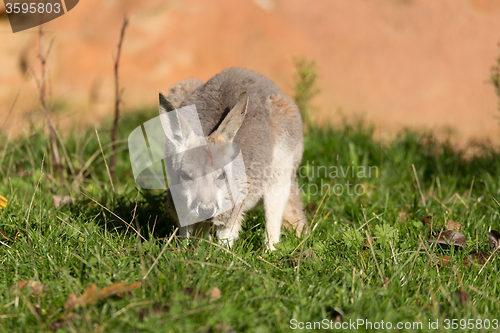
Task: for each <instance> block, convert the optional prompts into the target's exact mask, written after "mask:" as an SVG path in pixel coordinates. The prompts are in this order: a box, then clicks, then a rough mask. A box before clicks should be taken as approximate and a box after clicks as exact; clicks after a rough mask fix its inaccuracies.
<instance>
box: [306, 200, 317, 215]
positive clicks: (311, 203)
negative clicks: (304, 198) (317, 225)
mask: <svg viewBox="0 0 500 333" xmlns="http://www.w3.org/2000/svg"><path fill="white" fill-rule="evenodd" d="M315 209H316V204H315V203H314V201H312V200H311V202H309V203H308V204H307V206H306V210H308V211H310V212H314V210H315Z"/></svg>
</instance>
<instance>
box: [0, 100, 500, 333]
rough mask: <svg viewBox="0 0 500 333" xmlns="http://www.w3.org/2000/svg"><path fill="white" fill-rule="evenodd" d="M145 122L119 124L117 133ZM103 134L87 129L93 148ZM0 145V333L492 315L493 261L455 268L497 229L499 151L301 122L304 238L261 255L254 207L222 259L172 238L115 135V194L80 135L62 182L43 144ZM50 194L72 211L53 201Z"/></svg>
mask: <svg viewBox="0 0 500 333" xmlns="http://www.w3.org/2000/svg"><path fill="white" fill-rule="evenodd" d="M154 115H155V112H154V111H153V110H149V111H147V112H142V113H136V114H132V115H129V116H127V117H126V119H124V121H123V122H122V127H121V132H120V136H121V138H122V139H126V137H127V135H128V134H129V133H130V131H131V130H132V129H133V128H135V127H136V126H138V125H140V124H141V123H142V122H143V121H145V120H147V119H149V118H151V117H153V116H154ZM108 134H109V133H106V132H104V131H101V132H100V135H101V139H102V140H103V146H104V152H105V153H106V154H109V145H108V143H107V141H106V138H107V137H108V136H109V135H108ZM1 142H2V145H0V146H1V147H4V144H5V149H3V148H2V150H0V195H3V196H4V197H6V198H7V200H8V204H7V206H6V207H5V208H4V209H2V210H0V230H1V231H2V235H0V241H1V243H0V262H1V265H0V330H1V331H4V332H34V331H51V330H52V331H54V330H57V329H59V330H61V331H64V330H67V331H70V332H90V331H96V332H139V331H141V332H170V331H171V332H194V331H200V332H286V331H290V330H291V328H294V327H302V326H301V324H300V322H303V323H304V325H307V324H306V323H307V322H321V323H322V326H321V328H320V327H319V326H318V324H316V329H315V330H316V331H318V330H321V329H324V328H326V325H328V327H330V325H333V326H334V327H335V321H338V320H342V321H343V323H344V325H347V324H349V323H350V322H351V323H352V322H354V321H357V320H368V321H370V322H372V324H374V325H377V324H376V323H380V322H381V321H382V320H383V321H384V325H386V326H382V327H387V322H390V323H391V324H392V326H393V329H394V330H395V331H397V330H396V329H395V328H396V325H397V323H398V322H401V323H403V325H405V324H406V325H407V327H409V325H416V324H414V322H420V323H421V324H422V326H421V327H422V329H407V330H404V331H409V332H411V331H428V330H429V323H430V322H432V323H434V324H433V325H436V324H435V322H436V321H438V323H437V324H438V331H448V330H446V329H445V328H446V327H447V322H446V320H447V319H448V320H450V322H449V325H450V326H451V323H452V322H451V320H453V319H458V322H457V325H458V328H460V325H461V324H464V323H465V324H466V325H469V327H473V329H471V331H478V330H479V331H481V330H482V331H492V327H495V322H494V321H493V320H495V319H496V320H500V316H499V315H498V314H499V313H500V301H498V294H499V289H500V283H499V280H498V279H497V274H498V268H499V263H498V259H497V258H493V259H491V260H490V261H488V263H487V264H486V265H483V264H477V263H472V264H470V263H466V262H465V259H466V258H467V257H468V256H469V255H470V254H472V253H475V252H478V251H489V247H488V233H489V231H490V229H499V228H500V219H499V214H498V211H499V208H500V207H499V205H498V204H497V203H495V201H494V198H497V199H500V159H499V157H500V155H499V154H498V153H496V152H495V150H494V149H492V148H487V147H485V148H484V149H483V151H482V152H481V153H480V154H478V156H476V157H473V158H467V159H466V158H465V157H464V156H463V153H462V152H460V151H458V150H454V149H453V148H452V147H451V145H449V144H446V143H444V144H443V143H439V142H437V141H436V140H434V139H433V137H432V135H430V134H421V133H420V134H419V133H411V132H405V133H402V134H401V135H400V136H398V137H397V138H396V139H394V140H393V141H392V142H390V143H385V144H381V143H380V142H377V141H376V140H375V139H374V138H373V133H372V130H371V129H370V128H369V127H368V126H365V125H363V124H359V125H355V126H353V125H346V126H344V127H342V128H341V129H335V130H334V129H318V128H314V127H313V128H310V130H309V132H308V135H307V137H306V138H305V146H306V152H305V155H304V160H303V166H304V167H303V168H302V169H301V170H300V172H301V175H302V176H301V177H300V184H301V185H302V186H303V187H302V188H303V190H304V193H303V195H304V196H303V199H304V202H305V204H306V205H307V214H308V221H309V223H310V224H311V225H312V226H313V228H314V231H313V232H312V234H311V236H310V237H308V238H302V239H297V238H296V237H294V236H293V235H292V234H291V233H289V232H286V231H283V233H282V242H281V243H280V245H279V246H278V250H277V251H275V252H272V253H265V252H264V244H263V240H264V232H265V229H264V218H263V210H262V209H260V208H258V209H255V210H253V211H252V212H250V213H249V214H248V216H247V218H246V220H245V223H244V231H243V232H242V233H241V237H240V240H239V241H237V242H236V243H235V246H234V247H233V248H232V249H231V250H226V249H224V248H221V247H220V246H219V245H217V244H214V243H211V242H209V241H208V240H198V241H195V242H192V243H191V244H187V243H186V242H185V241H183V240H182V239H178V238H176V237H173V238H171V237H170V236H171V235H172V231H173V229H174V225H173V223H172V221H171V220H170V219H169V218H168V217H167V216H166V213H165V196H164V194H163V193H161V192H158V191H144V190H142V191H140V192H138V190H137V188H136V186H135V183H134V181H133V177H132V172H131V168H130V166H129V160H128V152H127V149H126V141H122V142H121V143H120V149H122V150H121V152H120V154H119V156H118V165H117V177H116V180H115V187H116V191H117V195H116V196H115V195H114V194H113V190H112V188H111V186H110V183H109V180H108V176H107V173H106V168H105V165H104V163H103V159H102V155H101V152H100V150H99V145H98V142H97V139H96V135H95V132H94V131H93V130H88V131H86V132H83V133H76V134H73V135H71V136H70V137H69V138H67V139H65V141H64V145H65V148H66V150H67V152H68V155H69V158H70V160H71V166H72V169H73V170H72V171H71V170H70V168H69V167H68V168H66V169H65V173H66V174H67V181H66V182H65V183H64V184H61V182H60V180H59V179H58V177H57V173H56V172H55V170H53V168H52V167H51V163H50V151H49V148H48V147H49V145H48V143H47V141H46V137H45V136H43V135H42V134H40V133H39V132H38V133H37V132H35V134H33V135H31V136H25V137H24V138H19V139H12V140H9V141H7V139H6V138H3V139H2V140H1ZM44 155H45V158H44ZM42 162H43V167H42ZM413 166H414V168H413ZM348 167H349V169H348ZM353 169H354V171H355V174H354V175H353V174H352V170H353ZM363 170H364V172H363ZM79 173H81V175H80V176H78V174H79ZM332 179H333V180H332ZM331 180H332V185H331V187H330V194H331V195H329V193H328V192H327V189H328V184H329V183H330V181H331ZM341 191H342V193H341ZM325 193H326V195H325ZM54 195H71V196H72V197H73V198H75V199H76V201H75V202H74V203H73V204H64V205H61V206H60V207H55V206H54V203H53V196H54ZM323 198H324V200H323ZM321 203H322V204H321ZM425 216H431V218H430V220H429V223H426V222H425V220H424V222H422V220H421V218H422V217H425ZM122 220H123V221H125V222H126V223H124V222H123V221H122ZM448 220H454V221H456V222H459V223H460V224H461V226H462V229H461V232H462V233H463V235H464V236H465V237H466V239H467V247H466V248H465V249H461V248H454V247H452V248H448V249H445V248H441V247H439V246H431V245H429V244H428V243H427V239H429V238H431V237H433V236H435V235H436V234H437V233H439V231H440V230H441V229H442V228H444V229H446V226H445V225H446V222H447V221H448ZM130 222H131V224H129V225H127V223H130ZM134 229H135V230H134ZM367 235H370V236H369V237H373V241H372V242H371V243H367V242H366V241H367ZM145 276H146V277H145ZM144 277H145V278H144ZM23 281H25V282H23ZM26 281H32V282H26ZM137 281H142V283H136V284H134V282H137ZM119 282H123V283H124V284H125V285H131V286H132V287H130V290H126V288H124V287H123V286H122V285H118V284H117V283H119ZM92 284H95V287H96V288H97V289H93V287H94V285H92ZM42 285H43V286H42ZM89 286H90V287H89ZM21 287H22V288H21ZM106 287H110V288H111V289H113V290H114V291H110V288H108V289H104V290H103V288H106ZM97 290H101V292H98V291H97ZM457 291H459V292H457ZM70 294H74V297H73V296H70ZM82 294H83V295H82ZM80 296H81V297H83V298H81V299H79V300H81V301H82V303H80V304H81V305H82V306H78V303H77V302H75V299H78V297H80ZM460 296H462V297H460ZM467 296H468V297H469V299H467ZM68 298H69V301H68ZM72 301H73V302H72ZM83 303H85V304H83ZM65 305H66V308H65ZM462 319H464V320H467V322H464V321H462V322H460V320H462ZM486 319H488V320H489V322H487V321H485V320H486ZM469 320H473V321H469ZM477 320H483V322H482V324H483V326H482V327H483V328H482V329H478V325H479V321H477ZM330 321H331V322H330ZM346 323H347V324H346ZM488 324H489V326H490V329H485V328H484V327H485V326H487V325H488ZM312 325H314V324H312ZM337 325H339V324H337ZM498 325H500V323H498V322H497V324H496V326H498ZM305 327H307V326H305ZM312 327H314V326H312ZM344 327H346V326H344ZM348 327H350V328H353V326H348ZM375 327H376V326H375ZM368 328H369V326H368ZM357 329H358V331H361V332H362V331H368V330H369V329H367V326H364V325H360V326H358V327H357ZM467 330H468V329H467V328H466V329H465V331H467ZM298 331H301V330H300V329H298Z"/></svg>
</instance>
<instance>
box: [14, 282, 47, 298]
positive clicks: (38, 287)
mask: <svg viewBox="0 0 500 333" xmlns="http://www.w3.org/2000/svg"><path fill="white" fill-rule="evenodd" d="M24 287H26V288H27V289H29V291H30V293H31V296H35V295H41V294H42V292H43V288H44V285H43V283H41V282H38V281H31V280H23V281H20V282H18V283H15V284H13V285H12V286H11V287H10V290H11V291H12V293H13V295H17V294H16V292H17V289H19V290H21V289H23V288H24Z"/></svg>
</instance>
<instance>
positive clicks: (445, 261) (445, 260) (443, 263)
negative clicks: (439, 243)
mask: <svg viewBox="0 0 500 333" xmlns="http://www.w3.org/2000/svg"><path fill="white" fill-rule="evenodd" d="M449 263H450V257H449V256H440V257H439V262H438V266H439V267H442V266H446V265H448V264H449Z"/></svg>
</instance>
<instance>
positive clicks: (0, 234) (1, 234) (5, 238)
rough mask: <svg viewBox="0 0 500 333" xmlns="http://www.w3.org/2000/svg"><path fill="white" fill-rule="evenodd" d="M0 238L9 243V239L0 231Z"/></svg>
mask: <svg viewBox="0 0 500 333" xmlns="http://www.w3.org/2000/svg"><path fill="white" fill-rule="evenodd" d="M0 236H1V237H0V238H2V239H4V240H8V241H10V238H9V237H7V234H6V233H5V231H3V230H0Z"/></svg>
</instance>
